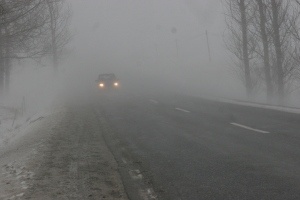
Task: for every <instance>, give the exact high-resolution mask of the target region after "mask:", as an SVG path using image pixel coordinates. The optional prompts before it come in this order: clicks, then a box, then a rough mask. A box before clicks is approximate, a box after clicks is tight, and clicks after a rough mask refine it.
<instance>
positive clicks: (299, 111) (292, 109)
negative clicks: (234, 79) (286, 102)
mask: <svg viewBox="0 0 300 200" xmlns="http://www.w3.org/2000/svg"><path fill="white" fill-rule="evenodd" d="M218 101H221V102H224V103H231V104H236V105H242V106H249V107H255V108H263V109H269V110H277V111H281V112H288V113H295V114H300V108H297V107H285V106H275V105H268V104H260V103H253V102H246V101H239V100H232V99H225V98H220V99H218Z"/></svg>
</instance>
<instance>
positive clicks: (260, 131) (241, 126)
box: [230, 123, 270, 133]
mask: <svg viewBox="0 0 300 200" xmlns="http://www.w3.org/2000/svg"><path fill="white" fill-rule="evenodd" d="M230 124H231V125H234V126H238V127H240V128H244V129H247V130H250V131H255V132H258V133H270V132H268V131H262V130H259V129H255V128H251V127H249V126H245V125H242V124H238V123H230Z"/></svg>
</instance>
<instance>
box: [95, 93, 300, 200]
mask: <svg viewBox="0 0 300 200" xmlns="http://www.w3.org/2000/svg"><path fill="white" fill-rule="evenodd" d="M94 106H95V110H96V112H98V113H99V114H101V115H104V119H103V120H104V121H105V123H106V124H107V128H108V129H109V130H110V131H108V132H107V133H109V134H106V136H105V137H106V141H107V143H108V145H109V147H110V148H111V150H112V152H113V154H114V155H115V158H116V160H117V161H118V164H119V166H120V171H121V175H122V178H123V183H124V184H125V189H126V190H127V193H128V195H129V197H130V198H131V199H139V198H140V197H141V196H143V197H142V199H156V198H158V199H174V200H175V199H300V190H299V188H300V131H299V130H300V115H296V114H288V113H282V112H278V111H271V110H265V109H261V108H253V107H245V106H238V105H232V104H227V103H218V102H213V101H207V100H203V99H200V98H196V97H189V96H183V95H174V94H172V95H171V94H167V93H164V94H155V95H149V94H148V95H141V94H105V95H100V94H99V95H97V96H96V97H95V102H94ZM139 184H143V187H142V188H143V189H137V188H139V186H138V185H139Z"/></svg>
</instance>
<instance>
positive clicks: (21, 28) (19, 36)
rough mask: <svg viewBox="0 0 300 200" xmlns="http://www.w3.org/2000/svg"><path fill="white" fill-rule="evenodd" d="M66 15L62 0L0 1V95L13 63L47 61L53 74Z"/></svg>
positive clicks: (65, 29) (65, 28)
mask: <svg viewBox="0 0 300 200" xmlns="http://www.w3.org/2000/svg"><path fill="white" fill-rule="evenodd" d="M70 16H71V12H70V9H69V8H68V5H67V4H66V3H65V1H64V0H0V95H3V91H4V89H5V90H6V91H8V90H9V85H10V84H9V83H10V77H11V68H12V66H13V63H14V61H15V60H17V61H20V60H21V59H34V60H37V61H40V60H42V59H43V58H50V59H51V61H52V62H53V67H54V70H55V72H56V73H57V68H58V60H59V55H60V54H61V51H62V50H63V48H64V46H65V45H66V44H67V43H68V41H69V39H70V33H69V31H68V25H69V19H70Z"/></svg>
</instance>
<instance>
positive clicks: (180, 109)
mask: <svg viewBox="0 0 300 200" xmlns="http://www.w3.org/2000/svg"><path fill="white" fill-rule="evenodd" d="M175 110H179V111H182V112H185V113H190V112H191V111H188V110H185V109H182V108H175Z"/></svg>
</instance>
